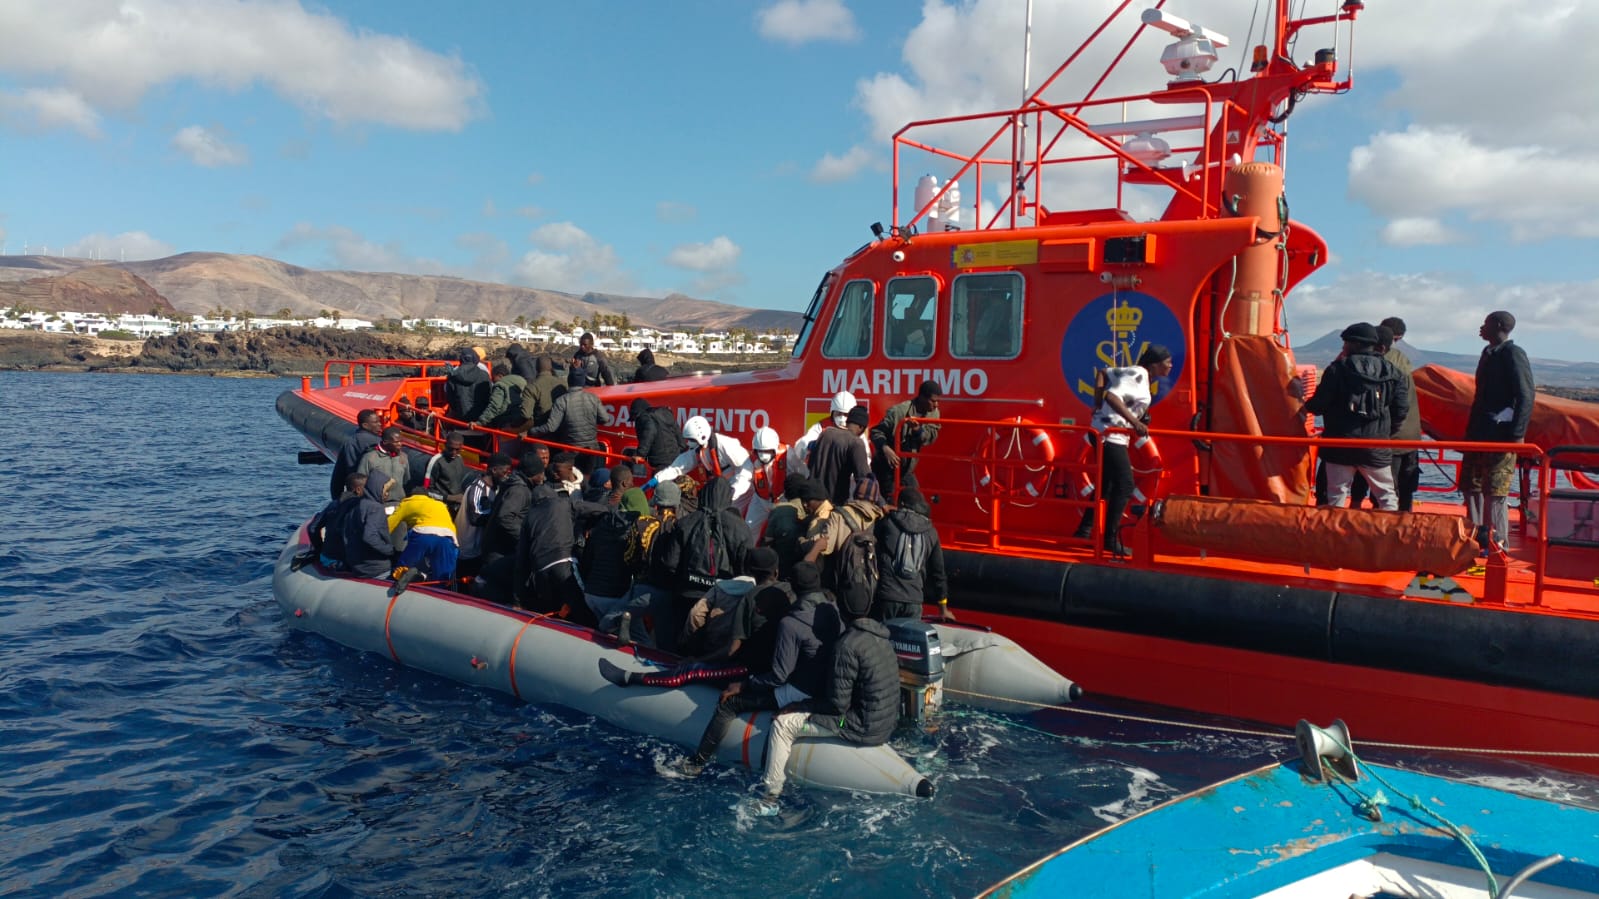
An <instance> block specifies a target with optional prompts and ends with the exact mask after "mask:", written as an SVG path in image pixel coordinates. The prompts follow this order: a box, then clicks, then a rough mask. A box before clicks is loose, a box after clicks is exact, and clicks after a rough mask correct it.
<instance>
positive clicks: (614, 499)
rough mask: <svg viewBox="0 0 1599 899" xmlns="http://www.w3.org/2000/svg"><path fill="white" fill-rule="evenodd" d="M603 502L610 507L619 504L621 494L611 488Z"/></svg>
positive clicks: (620, 502)
mask: <svg viewBox="0 0 1599 899" xmlns="http://www.w3.org/2000/svg"><path fill="white" fill-rule="evenodd" d="M605 502H606V504H607V505H609V506H611V507H612V508H615V507H617V506H620V505H621V504H622V494H620V493H617V492H616V491H615V490H612V491H611V492H610V493H609V494H607V495H606V497H605Z"/></svg>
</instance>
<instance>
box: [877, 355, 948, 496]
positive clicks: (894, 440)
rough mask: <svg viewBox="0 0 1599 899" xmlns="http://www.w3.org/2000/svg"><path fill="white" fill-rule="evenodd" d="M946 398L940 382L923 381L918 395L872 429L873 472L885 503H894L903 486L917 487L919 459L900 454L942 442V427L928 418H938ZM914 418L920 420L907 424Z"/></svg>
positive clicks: (888, 412)
mask: <svg viewBox="0 0 1599 899" xmlns="http://www.w3.org/2000/svg"><path fill="white" fill-rule="evenodd" d="M943 395H944V389H943V388H942V387H939V386H938V382H937V381H931V380H929V381H923V382H922V383H921V384H920V386H918V387H917V388H916V395H915V396H913V397H911V398H910V399H908V400H906V401H904V402H902V403H897V404H895V405H893V406H890V407H889V410H888V411H887V412H885V413H883V420H882V421H879V422H878V423H877V424H876V425H875V426H874V427H873V428H872V433H871V443H872V473H873V474H875V475H876V476H877V486H878V489H880V490H881V491H882V492H883V499H884V501H885V502H889V503H892V502H893V501H894V492H895V490H897V489H898V487H899V486H906V487H915V486H916V476H915V474H914V472H915V471H916V459H914V458H906V459H902V458H900V453H901V452H905V453H919V452H921V451H922V450H924V449H926V448H927V447H929V446H932V444H933V441H935V440H937V439H938V425H937V424H935V423H934V422H931V421H927V419H936V418H938V398H939V397H941V396H943ZM911 418H915V419H916V420H917V421H916V422H915V423H914V424H906V423H905V422H906V421H907V419H911ZM902 425H903V427H902ZM895 447H898V448H899V449H898V450H896V449H895Z"/></svg>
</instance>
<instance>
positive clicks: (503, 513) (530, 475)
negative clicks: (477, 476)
mask: <svg viewBox="0 0 1599 899" xmlns="http://www.w3.org/2000/svg"><path fill="white" fill-rule="evenodd" d="M542 483H544V460H543V459H541V458H539V454H538V453H537V452H534V451H533V450H529V451H527V452H525V453H523V454H522V459H521V461H520V462H519V463H518V464H517V467H516V470H514V471H512V472H511V474H510V475H509V476H508V477H507V478H506V479H505V480H504V482H502V483H501V484H500V485H499V493H498V494H496V495H495V497H494V505H493V506H491V507H490V508H489V514H488V517H487V518H486V519H484V521H483V524H482V527H483V536H482V543H481V544H480V545H481V546H482V551H481V554H480V556H479V558H481V559H482V560H483V562H482V567H481V568H480V569H479V573H478V580H477V582H475V583H476V589H477V591H478V593H479V595H481V596H484V597H487V598H488V599H492V600H494V601H495V602H499V603H505V604H507V605H509V604H510V603H511V602H512V600H513V598H514V596H515V588H516V584H517V579H516V557H517V546H518V544H519V542H520V540H521V536H522V520H523V519H524V518H526V517H527V510H528V509H529V508H530V507H531V506H532V505H533V489H534V488H535V487H537V486H538V485H540V484H542Z"/></svg>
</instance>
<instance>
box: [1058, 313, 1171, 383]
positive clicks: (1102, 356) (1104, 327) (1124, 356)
mask: <svg viewBox="0 0 1599 899" xmlns="http://www.w3.org/2000/svg"><path fill="white" fill-rule="evenodd" d="M1187 342H1188V341H1187V339H1186V338H1185V337H1184V335H1183V328H1182V325H1180V324H1178V322H1177V316H1175V315H1173V314H1172V312H1171V310H1170V309H1168V308H1166V304H1165V303H1162V302H1161V301H1160V300H1157V299H1155V298H1154V297H1152V296H1150V295H1149V294H1147V293H1138V292H1136V291H1129V290H1121V291H1116V292H1113V293H1107V294H1105V295H1104V296H1101V297H1096V298H1095V299H1092V300H1089V301H1088V305H1086V306H1084V307H1083V308H1082V310H1081V311H1080V312H1078V313H1077V315H1076V316H1075V317H1074V318H1073V319H1072V321H1071V324H1069V325H1067V326H1066V336H1065V338H1064V339H1062V340H1061V344H1060V370H1061V373H1062V374H1064V375H1065V376H1066V383H1067V384H1068V385H1070V387H1071V391H1072V394H1073V395H1074V396H1076V397H1077V398H1078V399H1079V400H1081V401H1082V402H1083V404H1084V405H1087V406H1090V407H1092V406H1093V405H1094V371H1095V370H1096V369H1100V368H1126V367H1128V366H1131V365H1137V364H1138V357H1139V355H1140V354H1142V353H1143V352H1144V350H1145V349H1146V348H1147V347H1149V346H1150V345H1151V344H1161V345H1163V346H1165V347H1166V348H1167V349H1168V350H1171V354H1172V370H1171V375H1169V376H1168V377H1165V378H1162V379H1161V380H1159V381H1157V382H1155V383H1154V384H1151V385H1150V390H1151V392H1152V393H1153V402H1156V403H1158V402H1160V401H1161V398H1162V397H1164V396H1165V395H1166V394H1167V393H1169V392H1170V391H1171V385H1172V384H1173V383H1175V382H1176V381H1177V379H1178V378H1180V377H1182V373H1183V363H1184V362H1185V361H1186V359H1185V358H1184V356H1185V353H1186V346H1187Z"/></svg>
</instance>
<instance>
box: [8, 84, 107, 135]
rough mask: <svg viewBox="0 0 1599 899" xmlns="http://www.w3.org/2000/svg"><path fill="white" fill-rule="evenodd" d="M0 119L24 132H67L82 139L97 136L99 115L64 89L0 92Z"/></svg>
mask: <svg viewBox="0 0 1599 899" xmlns="http://www.w3.org/2000/svg"><path fill="white" fill-rule="evenodd" d="M0 119H5V120H7V121H10V122H13V123H15V124H17V125H19V126H22V127H24V128H41V129H51V128H70V129H72V130H74V131H76V132H78V133H79V134H81V135H83V136H84V137H99V136H100V114H99V113H98V112H95V111H94V108H93V107H92V106H90V105H89V104H88V102H87V101H85V100H84V99H83V97H82V95H80V94H78V93H77V92H76V91H71V90H67V89H66V88H60V87H53V88H30V89H28V90H25V91H18V92H15V93H11V92H6V91H0Z"/></svg>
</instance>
